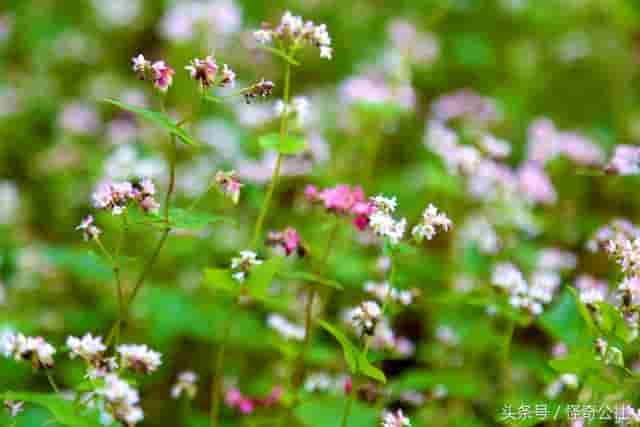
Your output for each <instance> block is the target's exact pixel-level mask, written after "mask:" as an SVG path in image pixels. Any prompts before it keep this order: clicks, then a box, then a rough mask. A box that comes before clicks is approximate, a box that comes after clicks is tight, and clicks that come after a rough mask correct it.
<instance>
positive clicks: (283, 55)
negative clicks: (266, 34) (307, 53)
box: [258, 44, 300, 66]
mask: <svg viewBox="0 0 640 427" xmlns="http://www.w3.org/2000/svg"><path fill="white" fill-rule="evenodd" d="M258 49H262V50H266V51H267V52H270V53H273V54H274V55H276V56H279V57H280V58H282V59H284V60H285V61H287V62H288V63H289V64H291V65H295V66H298V65H300V63H299V62H298V61H296V60H295V59H293V58H292V57H290V56H289V55H287V54H286V53H284V52H283V51H281V50H280V49H276V48H274V47H271V46H266V45H263V44H258Z"/></svg>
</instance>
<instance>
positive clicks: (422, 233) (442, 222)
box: [411, 204, 451, 242]
mask: <svg viewBox="0 0 640 427" xmlns="http://www.w3.org/2000/svg"><path fill="white" fill-rule="evenodd" d="M438 227H439V228H441V229H442V230H444V231H449V228H450V227H451V220H450V219H449V218H448V217H447V215H446V214H445V213H443V212H438V208H436V207H435V206H433V205H432V204H429V206H428V207H427V208H426V209H425V210H424V212H423V213H422V220H421V221H420V223H419V224H417V225H415V226H414V227H413V229H412V230H411V235H412V236H413V238H414V239H416V241H418V242H421V241H422V240H424V239H425V238H426V239H427V240H431V239H432V238H433V237H434V236H435V235H436V232H437V228H438Z"/></svg>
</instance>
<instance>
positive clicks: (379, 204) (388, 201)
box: [368, 196, 407, 245]
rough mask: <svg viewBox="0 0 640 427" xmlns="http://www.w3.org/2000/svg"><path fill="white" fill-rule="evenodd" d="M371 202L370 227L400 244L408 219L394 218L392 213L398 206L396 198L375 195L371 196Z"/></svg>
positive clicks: (394, 242) (393, 242)
mask: <svg viewBox="0 0 640 427" xmlns="http://www.w3.org/2000/svg"><path fill="white" fill-rule="evenodd" d="M371 202H372V205H373V212H371V214H370V215H369V221H368V223H369V227H370V228H371V229H372V230H373V232H374V233H375V234H376V235H378V236H380V237H383V238H386V239H388V240H389V243H391V244H392V245H396V244H398V242H399V241H400V240H401V239H402V237H403V236H404V232H405V230H406V228H407V220H406V219H405V218H402V219H400V220H396V219H395V218H393V216H392V214H393V212H394V211H395V210H396V206H397V202H396V198H395V197H391V198H387V197H384V196H375V197H372V198H371Z"/></svg>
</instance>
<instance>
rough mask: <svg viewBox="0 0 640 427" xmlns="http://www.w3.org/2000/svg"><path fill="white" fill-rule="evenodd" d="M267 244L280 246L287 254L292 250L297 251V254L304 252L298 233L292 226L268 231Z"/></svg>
mask: <svg viewBox="0 0 640 427" xmlns="http://www.w3.org/2000/svg"><path fill="white" fill-rule="evenodd" d="M267 244H269V245H271V246H282V247H283V248H284V251H285V253H286V254H287V256H288V255H291V254H292V253H294V252H297V253H298V255H299V256H304V255H305V254H306V250H305V249H304V247H303V246H302V245H301V241H300V235H299V234H298V232H297V231H296V229H295V228H292V227H287V228H285V229H284V231H271V232H269V235H268V237H267Z"/></svg>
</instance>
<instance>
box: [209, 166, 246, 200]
mask: <svg viewBox="0 0 640 427" xmlns="http://www.w3.org/2000/svg"><path fill="white" fill-rule="evenodd" d="M215 181H216V184H218V185H219V186H220V188H221V189H222V192H223V193H224V195H225V196H227V197H228V198H229V199H231V201H232V202H233V203H234V204H238V201H239V200H240V189H241V188H242V186H243V184H242V183H241V182H240V178H239V177H238V174H237V173H236V171H229V172H223V171H218V172H216V177H215Z"/></svg>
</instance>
